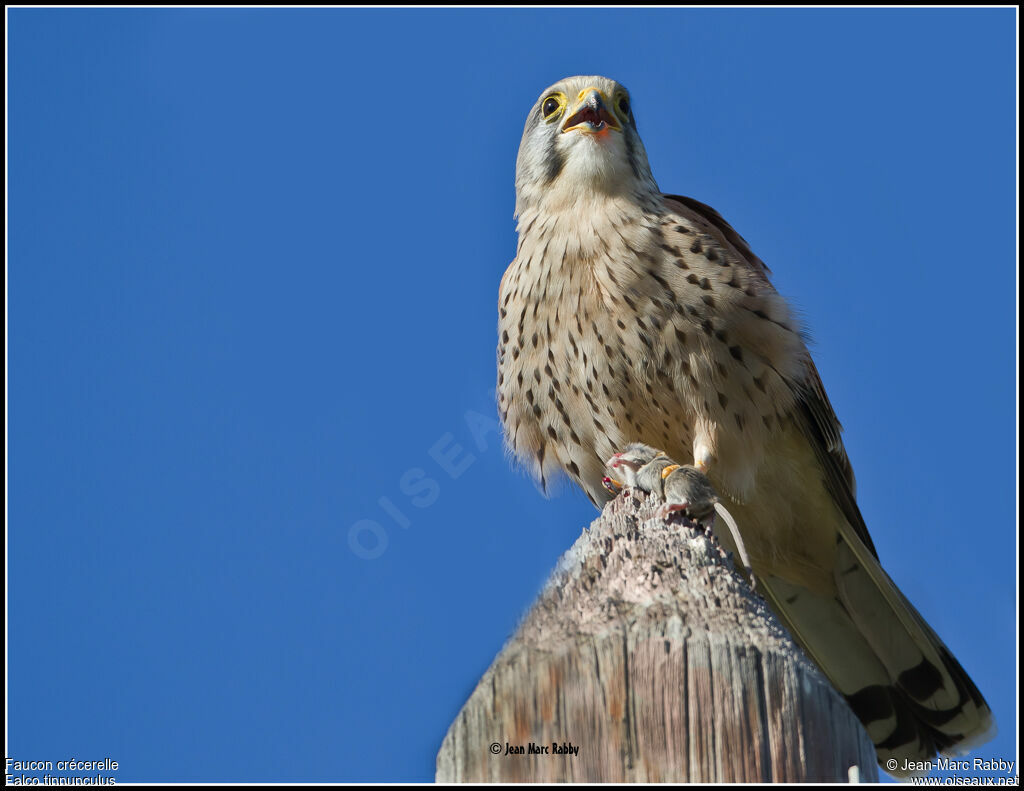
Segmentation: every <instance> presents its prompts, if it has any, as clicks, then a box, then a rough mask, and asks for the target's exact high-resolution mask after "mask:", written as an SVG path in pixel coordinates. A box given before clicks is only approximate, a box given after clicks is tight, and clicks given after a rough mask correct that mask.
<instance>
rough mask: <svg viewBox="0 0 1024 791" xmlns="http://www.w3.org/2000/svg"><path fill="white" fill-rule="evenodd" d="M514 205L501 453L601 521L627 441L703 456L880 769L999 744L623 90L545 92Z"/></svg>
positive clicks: (785, 337)
mask: <svg viewBox="0 0 1024 791" xmlns="http://www.w3.org/2000/svg"><path fill="white" fill-rule="evenodd" d="M515 191H516V203H515V219H516V231H517V235H518V241H517V247H516V255H515V258H514V259H513V261H512V262H511V264H510V265H509V266H508V268H507V270H506V271H505V273H504V275H503V277H502V279H501V283H500V286H499V290H498V337H499V342H498V349H497V363H498V365H497V368H498V381H497V390H496V392H497V402H498V403H497V407H498V413H499V416H500V418H501V422H502V425H503V430H504V437H505V443H506V446H507V448H508V450H509V451H510V453H511V454H512V455H513V456H514V457H515V458H517V459H518V460H519V461H520V462H521V463H522V464H523V465H524V466H525V467H526V468H527V470H529V471H530V472H531V473H532V474H533V476H534V477H535V478H536V480H537V482H538V484H539V486H540V487H541V488H542V489H543V490H544V491H545V492H547V491H548V490H549V487H550V485H551V483H552V481H554V480H555V479H556V478H557V477H559V476H563V475H564V476H567V477H568V479H569V480H571V481H572V482H574V483H575V484H577V485H578V486H579V487H580V488H582V490H583V491H584V492H585V493H586V494H587V496H588V497H589V498H590V500H591V501H592V502H593V503H594V505H595V506H597V507H602V506H603V504H604V503H606V502H607V501H608V500H609V499H610V498H611V497H612V496H613V495H614V494H615V492H616V489H615V487H614V486H611V487H608V486H606V485H604V484H603V481H605V480H606V476H605V475H604V460H607V459H609V458H610V457H611V456H612V455H613V454H615V453H618V452H621V449H623V448H626V447H627V446H628V445H629V444H630V443H634V442H640V443H645V444H648V445H650V446H652V447H656V448H661V449H664V452H665V453H666V454H668V455H669V456H670V457H672V458H678V459H684V460H687V461H688V460H691V459H692V462H693V467H695V468H696V469H697V470H699V471H700V472H701V473H703V474H705V475H706V476H707V477H708V479H709V480H710V481H711V483H712V484H713V486H714V489H715V490H716V491H717V493H718V495H719V496H720V497H721V500H722V502H723V503H727V504H728V509H729V511H731V512H732V513H733V514H734V515H735V516H736V521H737V522H738V524H739V525H740V526H742V535H743V539H744V542H745V544H746V548H747V551H748V553H749V560H750V563H751V565H752V567H753V571H754V573H756V575H757V579H758V581H759V586H760V590H761V593H762V595H764V596H765V597H766V598H767V599H768V601H769V604H770V605H771V606H772V608H773V610H774V611H775V613H776V614H777V615H778V617H779V618H780V620H781V621H782V623H783V624H784V625H785V626H786V627H787V628H788V629H789V631H790V633H791V634H792V635H793V637H794V638H795V639H796V640H797V642H798V643H799V644H800V645H801V646H802V647H803V649H804V650H805V652H806V653H807V654H808V655H809V656H810V657H811V659H812V660H814V661H815V662H816V663H817V665H818V666H819V667H820V668H821V669H822V671H823V672H824V674H825V675H826V676H827V677H828V678H829V680H830V681H831V683H832V684H833V686H835V687H836V689H837V690H838V691H839V692H840V693H841V694H842V695H843V696H844V697H845V698H846V701H847V702H848V704H849V705H850V707H851V709H852V710H853V712H854V713H855V714H856V715H857V717H858V718H859V719H860V721H861V723H862V724H863V726H864V728H865V730H866V732H867V734H868V735H869V737H870V738H871V739H872V741H873V743H874V745H875V749H876V753H877V757H878V759H879V763H880V764H881V765H882V766H883V767H885V768H887V769H890V767H891V766H893V765H894V764H893V761H895V765H896V766H898V767H906V766H908V762H923V761H927V760H930V759H931V758H932V757H933V756H934V755H935V754H936V753H942V754H945V755H959V754H963V753H965V752H967V751H969V750H971V749H973V748H975V747H976V746H978V745H980V744H982V743H983V742H985V741H987V740H988V739H989V738H991V736H993V735H994V733H995V722H994V719H993V717H992V713H991V711H990V709H989V707H988V704H987V703H986V702H985V699H984V697H983V696H982V695H981V693H980V692H979V690H978V688H977V686H976V685H975V684H974V682H973V681H972V680H971V679H970V677H969V676H968V674H967V673H966V671H965V670H964V669H963V668H962V667H961V665H960V663H959V662H958V661H957V660H956V658H955V657H954V656H953V654H952V653H951V652H950V651H949V649H948V648H947V647H946V646H945V644H944V643H943V642H942V640H941V639H940V638H939V637H938V635H937V634H936V633H935V631H934V630H933V629H932V628H931V627H930V626H929V625H928V623H927V622H926V621H925V620H924V618H923V617H922V616H921V615H920V614H919V613H918V611H917V610H916V609H915V608H914V606H913V605H912V604H911V603H910V601H909V600H908V599H907V598H906V597H905V596H904V595H903V593H902V592H901V591H900V590H899V588H898V587H897V586H896V584H895V583H894V582H893V581H892V579H891V578H890V577H889V575H888V574H887V573H886V572H885V570H884V569H883V568H882V565H881V563H880V561H879V558H878V553H877V551H876V549H875V546H874V544H873V542H872V540H871V536H870V534H869V532H868V529H867V526H866V525H865V522H864V519H863V517H862V515H861V513H860V510H859V508H858V506H857V501H856V483H855V478H854V473H853V469H852V466H851V464H850V461H849V458H848V456H847V454H846V451H845V449H844V446H843V441H842V437H841V431H842V428H841V425H840V423H839V420H838V418H837V417H836V414H835V411H834V410H833V407H832V405H831V403H830V401H829V399H828V396H827V394H826V392H825V388H824V385H823V384H822V381H821V378H820V376H819V374H818V372H817V369H816V368H815V365H814V362H813V360H812V358H811V355H810V352H809V351H808V348H807V345H806V337H807V336H806V333H805V330H804V328H803V326H802V324H801V322H800V321H799V319H798V318H797V316H796V315H795V313H794V311H793V310H792V309H791V308H790V306H789V305H788V303H787V302H786V300H785V299H784V298H783V297H782V296H780V295H779V293H778V292H777V291H776V289H775V287H774V286H773V285H772V283H771V281H770V274H771V272H770V270H769V269H768V267H767V266H766V265H765V263H764V262H763V261H762V260H761V259H760V258H758V257H757V256H756V255H755V254H754V252H753V251H752V250H751V247H750V245H749V244H748V243H747V242H746V240H745V239H744V238H743V237H742V236H740V234H739V233H737V232H736V231H735V230H734V229H733V227H732V226H731V225H730V224H729V223H728V222H726V221H725V219H724V218H723V217H722V216H721V215H720V214H719V213H718V212H717V211H715V210H714V209H712V208H711V207H709V206H707V205H706V204H704V203H701V202H699V201H697V200H695V199H693V198H689V197H685V196H682V195H676V194H669V193H662V192H661V190H660V188H659V187H658V184H657V182H656V181H655V179H654V176H653V175H652V172H651V167H650V164H649V162H648V158H647V153H646V150H645V148H644V145H643V142H642V141H641V139H640V135H639V133H638V131H637V123H636V120H635V117H634V114H633V108H632V102H631V95H630V93H629V91H628V90H627V89H626V88H625V87H624V86H623V85H621V84H620V83H618V82H616V81H614V80H611V79H608V78H605V77H600V76H574V77H568V78H566V79H564V80H561V81H559V82H557V83H555V84H554V85H552V86H551V87H549V88H548V89H546V90H545V91H544V92H543V93H541V94H540V96H539V97H538V99H537V101H536V102H535V103H534V105H533V107H532V109H531V110H530V111H529V113H528V115H527V119H526V124H525V127H524V130H523V135H522V139H521V142H520V146H519V153H518V157H517V160H516V175H515ZM908 771H912V770H908ZM900 772H901V770H900V769H897V770H896V771H890V773H892V774H897V775H898V774H900Z"/></svg>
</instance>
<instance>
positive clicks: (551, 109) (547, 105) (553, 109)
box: [540, 96, 562, 118]
mask: <svg viewBox="0 0 1024 791" xmlns="http://www.w3.org/2000/svg"><path fill="white" fill-rule="evenodd" d="M561 106H562V105H561V103H560V102H559V101H558V99H557V98H556V97H554V96H549V97H548V98H547V99H545V100H544V104H543V105H541V108H540V111H541V112H542V113H544V117H545V118H550V117H551V116H553V115H554V114H555V113H557V112H558V108H559V107H561Z"/></svg>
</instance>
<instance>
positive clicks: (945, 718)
mask: <svg viewBox="0 0 1024 791" xmlns="http://www.w3.org/2000/svg"><path fill="white" fill-rule="evenodd" d="M837 549H838V552H837V563H836V572H835V577H836V589H837V593H836V594H835V595H831V594H821V593H814V592H812V591H810V590H808V589H806V588H804V587H802V586H799V585H794V584H793V583H790V582H787V581H785V580H783V579H781V578H779V577H776V576H768V577H764V578H762V580H763V588H764V589H765V591H766V593H767V595H768V597H769V598H770V599H771V600H772V603H773V604H774V605H775V610H776V612H778V613H779V614H780V615H781V616H782V619H783V621H784V622H785V623H786V625H787V626H788V627H789V629H790V631H791V632H792V633H793V636H794V637H795V638H796V639H797V640H798V642H800V644H801V645H802V646H803V647H804V649H805V650H806V651H807V653H808V654H809V655H810V656H811V658H812V659H814V661H815V662H816V663H817V664H818V666H819V667H820V668H821V669H822V671H823V672H824V673H825V675H826V676H828V678H829V680H830V681H831V682H832V683H833V685H835V687H836V688H837V689H838V690H839V692H840V693H842V694H843V695H844V696H845V697H846V700H847V702H848V703H849V705H850V708H851V709H852V710H853V712H854V713H855V714H856V715H857V717H858V718H859V719H860V721H861V722H862V723H863V725H864V728H865V730H866V731H867V733H868V736H869V737H870V738H871V740H872V742H874V744H875V749H876V751H877V753H878V759H879V763H880V764H882V765H883V766H886V761H888V760H889V759H896V761H897V764H898V765H899V766H903V765H904V763H903V762H904V760H909V761H914V762H921V761H927V760H930V759H931V758H932V757H934V755H935V753H936V752H941V753H943V754H950V755H953V754H960V753H962V752H965V751H967V750H969V749H971V748H973V747H975V746H977V745H978V744H981V743H982V742H984V741H987V740H988V739H989V738H991V737H992V735H994V727H995V726H994V722H993V719H992V714H991V712H990V710H989V708H988V706H987V704H986V703H985V701H984V698H983V697H982V696H981V693H980V692H978V689H977V687H976V686H975V685H974V683H973V682H972V681H971V680H970V678H969V677H968V676H967V674H966V672H964V670H963V668H962V667H961V666H960V663H959V662H957V661H956V659H955V658H954V657H953V656H952V654H951V653H950V652H949V650H948V649H947V648H946V646H945V645H944V644H943V643H942V641H941V640H940V639H939V637H938V636H937V635H936V634H935V632H934V631H933V630H932V629H931V627H929V626H928V624H927V623H926V622H925V621H924V619H923V618H922V617H921V615H920V614H919V613H918V612H917V610H916V609H914V607H913V605H911V604H910V602H909V601H907V599H906V597H904V596H903V594H902V593H901V592H900V591H899V589H898V588H897V587H896V586H895V584H894V583H893V582H892V580H891V579H890V578H889V576H888V575H887V574H886V573H885V571H883V570H882V568H881V566H880V565H879V563H878V561H877V560H876V559H875V557H874V556H873V555H872V554H870V553H868V552H866V551H865V552H863V553H861V552H856V551H855V550H854V549H851V547H850V546H849V545H848V544H846V542H845V541H844V540H842V539H840V542H839V545H838V547H837ZM893 774H897V775H899V774H905V773H904V772H900V771H896V772H893Z"/></svg>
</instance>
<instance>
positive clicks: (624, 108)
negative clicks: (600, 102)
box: [619, 96, 629, 118]
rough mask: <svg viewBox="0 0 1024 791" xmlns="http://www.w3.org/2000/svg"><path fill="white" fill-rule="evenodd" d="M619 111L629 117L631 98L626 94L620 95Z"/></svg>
mask: <svg viewBox="0 0 1024 791" xmlns="http://www.w3.org/2000/svg"><path fill="white" fill-rule="evenodd" d="M619 112H620V113H622V114H623V116H625V117H626V118H629V99H627V98H626V97H625V96H622V97H619Z"/></svg>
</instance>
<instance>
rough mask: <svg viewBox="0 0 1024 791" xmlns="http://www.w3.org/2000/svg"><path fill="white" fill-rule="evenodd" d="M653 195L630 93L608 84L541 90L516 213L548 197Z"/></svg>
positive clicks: (530, 123) (525, 143) (571, 80)
mask: <svg viewBox="0 0 1024 791" xmlns="http://www.w3.org/2000/svg"><path fill="white" fill-rule="evenodd" d="M638 191H643V192H650V191H654V192H656V191H657V184H656V183H655V182H654V178H653V176H651V168H650V165H649V164H648V163H647V153H646V151H645V150H644V144H643V143H642V142H641V140H640V135H639V134H637V131H636V122H635V121H634V120H633V110H632V107H631V106H630V96H629V91H627V90H626V89H625V87H623V86H622V85H620V84H619V83H617V82H615V80H609V79H608V78H607V77H567V78H566V79H564V80H561V81H560V82H556V83H555V84H554V85H552V86H551V87H550V88H548V89H547V90H545V91H544V92H543V93H542V94H541V95H540V97H539V98H538V99H537V101H536V103H535V104H534V106H533V109H532V110H531V111H530V114H529V116H528V117H527V119H526V128H525V129H524V130H523V139H522V142H521V143H520V145H519V158H518V160H517V162H516V212H517V214H521V213H522V212H523V211H524V210H525V209H527V208H529V207H531V206H536V205H538V204H539V203H540V202H542V201H543V200H545V198H546V197H549V196H554V198H555V199H556V200H558V201H560V202H563V203H569V204H572V203H574V202H576V201H578V200H579V199H580V198H581V197H586V196H590V195H593V194H595V193H604V194H610V195H616V194H622V195H630V194H636V193H637V192H638Z"/></svg>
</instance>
